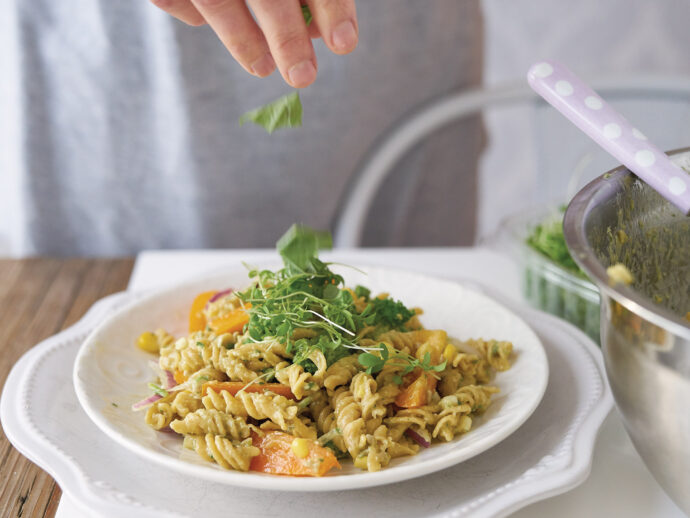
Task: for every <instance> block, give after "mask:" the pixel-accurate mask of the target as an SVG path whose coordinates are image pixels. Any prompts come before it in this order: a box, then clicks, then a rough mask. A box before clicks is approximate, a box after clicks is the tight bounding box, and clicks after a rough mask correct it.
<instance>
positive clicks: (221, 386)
mask: <svg viewBox="0 0 690 518" xmlns="http://www.w3.org/2000/svg"><path fill="white" fill-rule="evenodd" d="M242 389H244V392H273V393H274V394H278V395H279V396H285V397H286V398H288V399H295V400H296V399H297V398H296V397H295V395H294V394H293V393H292V390H290V387H288V386H287V385H282V384H281V383H263V384H261V385H259V384H258V383H254V384H253V385H247V384H246V383H245V382H244V381H209V382H207V383H204V384H203V386H202V387H201V391H202V393H203V394H204V396H205V395H206V394H207V393H208V391H209V390H213V391H214V392H221V391H223V390H227V391H228V392H230V394H232V395H233V396H234V395H235V394H237V393H238V392H239V391H240V390H242Z"/></svg>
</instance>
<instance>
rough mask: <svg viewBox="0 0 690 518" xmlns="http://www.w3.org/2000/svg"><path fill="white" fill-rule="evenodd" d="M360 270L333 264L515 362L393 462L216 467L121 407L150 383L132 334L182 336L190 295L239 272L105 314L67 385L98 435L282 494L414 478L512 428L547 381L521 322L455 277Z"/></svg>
mask: <svg viewBox="0 0 690 518" xmlns="http://www.w3.org/2000/svg"><path fill="white" fill-rule="evenodd" d="M365 269H366V271H367V275H365V274H362V273H359V272H357V271H354V270H352V269H340V273H341V274H343V275H344V277H345V279H346V283H347V284H348V285H352V286H354V285H355V284H363V285H365V286H367V287H369V288H371V290H372V292H373V293H378V292H381V291H387V292H389V293H390V294H391V296H393V297H394V298H396V299H400V300H402V301H403V302H404V303H405V304H407V305H408V306H419V307H421V308H423V309H424V311H425V314H424V316H423V317H422V322H423V324H424V325H425V326H426V327H427V328H430V329H433V328H441V329H445V330H447V331H448V333H449V335H450V336H453V337H456V338H459V339H467V338H472V337H485V338H496V339H499V340H510V341H512V342H513V344H514V348H515V361H514V365H513V367H512V368H511V369H510V370H509V371H507V372H504V373H500V375H498V376H497V377H496V379H495V381H494V384H495V385H497V386H498V387H499V388H500V389H501V392H500V394H498V395H497V396H495V397H494V399H493V404H492V405H491V407H489V410H488V411H487V412H486V413H485V414H484V415H483V416H482V417H480V418H478V419H476V420H475V424H474V426H473V429H472V430H471V431H470V432H469V433H467V434H465V435H463V436H461V437H459V438H457V439H455V440H454V441H452V442H450V443H444V444H435V445H434V446H433V447H431V448H429V449H426V450H424V451H422V452H421V453H420V454H419V455H416V456H413V457H405V458H400V459H395V460H394V461H393V462H391V464H390V465H389V466H388V467H387V468H385V469H383V470H381V471H379V472H375V473H368V472H363V471H361V470H359V469H357V468H354V467H353V466H352V465H351V463H345V464H344V466H343V469H342V470H341V471H336V472H335V473H333V474H331V475H328V476H325V477H321V478H293V477H281V476H272V475H265V474H260V473H251V472H250V473H240V472H235V471H226V470H223V469H221V468H220V467H218V466H216V465H214V464H211V463H207V462H204V461H203V460H201V459H200V458H198V457H197V456H196V455H195V454H193V453H192V452H189V451H187V450H184V449H183V448H182V440H181V438H180V437H179V436H176V435H174V434H166V433H160V432H155V431H154V430H152V429H151V428H149V427H148V426H146V425H145V423H144V416H143V414H142V413H141V412H138V413H135V412H132V411H131V410H130V407H131V405H132V403H134V402H135V401H138V400H139V399H141V398H142V397H145V396H146V395H147V393H148V389H147V386H146V385H147V383H148V382H149V381H151V372H150V370H149V368H148V367H147V362H148V361H149V360H150V359H151V358H152V356H151V355H148V354H146V353H143V352H142V351H140V350H138V349H137V348H136V347H134V342H135V340H136V337H137V336H138V335H139V334H140V333H141V332H143V331H145V330H150V329H155V328H157V327H164V328H166V329H168V330H170V331H171V332H173V333H177V334H184V332H185V327H186V323H187V313H188V309H189V306H190V304H191V301H192V299H193V298H194V296H195V295H196V294H197V293H199V292H201V291H205V290H209V289H214V288H215V289H221V288H225V287H229V286H233V287H243V286H245V285H246V284H247V276H246V271H245V270H237V271H232V272H226V273H219V274H216V275H214V276H211V277H206V278H204V279H200V280H197V281H194V282H190V283H186V284H184V285H182V286H178V287H175V288H172V289H167V290H165V291H161V292H158V293H156V294H153V295H150V296H147V297H145V298H143V299H141V300H137V301H135V302H133V303H131V304H129V305H127V306H126V307H124V308H122V309H121V310H120V311H118V312H117V313H115V314H113V315H112V316H110V317H109V318H108V319H107V320H106V321H104V322H103V323H102V324H101V325H100V326H98V327H97V328H96V329H95V330H94V331H93V333H91V335H90V336H89V337H88V338H87V340H86V341H85V342H84V344H83V345H82V347H81V349H80V351H79V354H78V356H77V359H76V362H75V368H74V384H75V390H76V393H77V396H78V398H79V401H80V403H81V405H82V407H83V408H84V410H85V411H86V413H87V414H88V415H89V417H90V418H91V419H92V420H93V421H94V422H95V423H96V425H97V426H98V427H99V428H100V429H101V430H102V431H103V432H105V433H106V434H107V435H108V436H110V437H111V438H112V439H114V440H115V441H117V442H118V443H120V444H122V445H123V446H125V447H127V448H128V449H130V450H131V451H133V452H134V453H136V454H138V455H140V456H142V457H145V458H147V459H150V460H152V461H155V462H158V463H160V464H162V465H164V466H167V467H170V468H172V469H175V470H178V471H180V472H182V473H185V474H187V475H192V476H195V477H201V478H204V479H208V480H211V481H214V482H221V483H226V484H231V485H235V486H244V487H251V488H256V489H271V490H282V491H332V490H341V489H355V488H362V487H372V486H376V485H381V484H389V483H393V482H399V481H402V480H406V479H410V478H414V477H418V476H421V475H425V474H428V473H432V472H435V471H438V470H441V469H444V468H447V467H449V466H452V465H454V464H457V463H459V462H462V461H464V460H467V459H469V458H471V457H474V456H475V455H478V454H479V453H481V452H483V451H485V450H487V449H489V448H491V447H492V446H494V445H495V444H497V443H499V442H500V441H502V440H503V439H505V438H506V437H507V436H508V435H510V434H511V433H512V432H513V431H515V430H516V429H517V428H519V427H520V425H521V424H522V423H523V422H524V421H525V420H526V419H527V418H528V417H529V416H530V415H531V414H532V412H533V411H534V410H535V409H536V407H537V405H538V404H539V402H540V401H541V398H542V396H543V394H544V390H545V388H546V384H547V381H548V363H547V360H546V355H545V353H544V350H543V348H542V345H541V343H540V341H539V339H538V338H537V336H536V335H535V334H534V332H533V331H532V330H531V329H530V328H529V326H528V325H527V324H525V322H523V321H522V320H521V319H520V318H519V317H517V316H516V315H515V314H513V313H512V312H510V311H509V310H507V309H506V308H505V307H503V306H501V305H500V304H498V303H497V302H495V301H493V300H492V299H490V298H488V297H486V296H485V295H482V294H479V293H476V292H474V291H471V290H468V289H467V288H464V287H462V286H460V285H458V284H455V283H452V282H448V281H443V280H439V279H435V278H431V277H426V276H423V275H419V274H413V273H407V272H402V271H392V270H384V269H377V268H365ZM113 404H114V405H113ZM115 405H117V406H115Z"/></svg>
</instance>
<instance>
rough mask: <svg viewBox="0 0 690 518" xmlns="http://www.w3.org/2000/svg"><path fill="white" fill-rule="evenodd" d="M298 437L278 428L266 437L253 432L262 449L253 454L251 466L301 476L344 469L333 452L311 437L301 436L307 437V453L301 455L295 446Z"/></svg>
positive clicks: (316, 475) (321, 474)
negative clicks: (296, 451)
mask: <svg viewBox="0 0 690 518" xmlns="http://www.w3.org/2000/svg"><path fill="white" fill-rule="evenodd" d="M295 439H297V437H295V436H294V435H290V434H287V433H284V432H277V431H274V432H268V433H266V434H265V435H264V436H263V437H259V435H258V434H256V433H254V434H252V443H253V444H254V446H256V447H257V448H259V450H260V451H261V453H259V455H257V456H256V457H254V458H252V462H251V464H250V465H249V469H250V470H252V471H260V472H262V473H271V474H273V475H291V476H297V477H321V476H323V475H325V474H326V473H328V471H329V470H331V469H332V468H338V469H340V463H339V462H338V459H336V458H335V455H333V452H332V451H331V450H330V449H329V448H325V447H323V446H321V445H320V444H319V443H318V442H317V441H314V440H311V439H298V440H299V441H306V449H305V453H306V455H302V456H298V455H297V453H295V451H294V448H293V447H292V445H293V441H294V440H295ZM303 444H304V443H303Z"/></svg>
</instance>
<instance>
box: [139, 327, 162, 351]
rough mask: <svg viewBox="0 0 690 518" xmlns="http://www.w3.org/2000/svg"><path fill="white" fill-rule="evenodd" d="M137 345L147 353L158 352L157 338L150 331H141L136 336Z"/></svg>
mask: <svg viewBox="0 0 690 518" xmlns="http://www.w3.org/2000/svg"><path fill="white" fill-rule="evenodd" d="M137 347H138V348H139V349H141V350H142V351H146V352H147V353H157V352H158V338H156V335H154V334H153V333H152V332H151V331H146V332H145V333H141V334H140V335H139V338H137Z"/></svg>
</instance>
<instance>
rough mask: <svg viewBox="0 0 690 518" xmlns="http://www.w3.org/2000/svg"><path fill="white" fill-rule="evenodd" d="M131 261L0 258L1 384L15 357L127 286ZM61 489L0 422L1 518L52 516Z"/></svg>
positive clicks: (0, 384)
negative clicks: (23, 452)
mask: <svg viewBox="0 0 690 518" xmlns="http://www.w3.org/2000/svg"><path fill="white" fill-rule="evenodd" d="M133 265H134V260H133V259H51V258H36V259H21V260H11V259H0V386H4V384H5V380H6V379H7V376H8V374H9V372H10V369H11V368H12V366H13V365H14V364H15V362H16V361H17V360H18V359H19V357H20V356H21V355H22V354H24V353H25V352H26V351H28V350H29V349H30V348H31V347H33V346H34V345H36V344H37V343H39V342H40V341H41V340H43V339H45V338H47V337H49V336H51V335H53V334H55V333H57V332H58V331H60V330H61V329H64V328H66V327H69V326H70V325H72V324H74V323H75V322H76V321H77V320H79V318H81V316H82V315H83V314H84V313H86V310H87V309H89V307H91V305H92V304H93V303H94V302H95V301H97V300H98V299H100V298H102V297H105V296H106V295H109V294H111V293H115V292H118V291H122V290H124V289H125V288H126V287H127V282H128V280H129V276H130V274H131V273H132V267H133ZM60 494H61V491H60V488H59V486H58V485H57V484H56V483H55V481H54V480H53V479H52V478H51V477H50V475H48V474H47V473H46V472H45V471H43V470H42V469H40V468H39V467H37V466H36V465H35V464H33V463H32V462H31V461H29V460H28V459H27V458H26V457H24V456H22V455H21V454H20V453H19V452H18V451H17V450H15V449H14V448H13V447H12V445H11V444H10V443H9V441H8V440H7V437H5V433H4V432H3V430H2V426H1V424H0V516H1V517H3V518H5V517H8V518H9V517H23V518H26V517H30V518H34V517H37V518H43V517H53V516H55V512H56V510H57V504H58V501H59V499H60Z"/></svg>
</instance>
